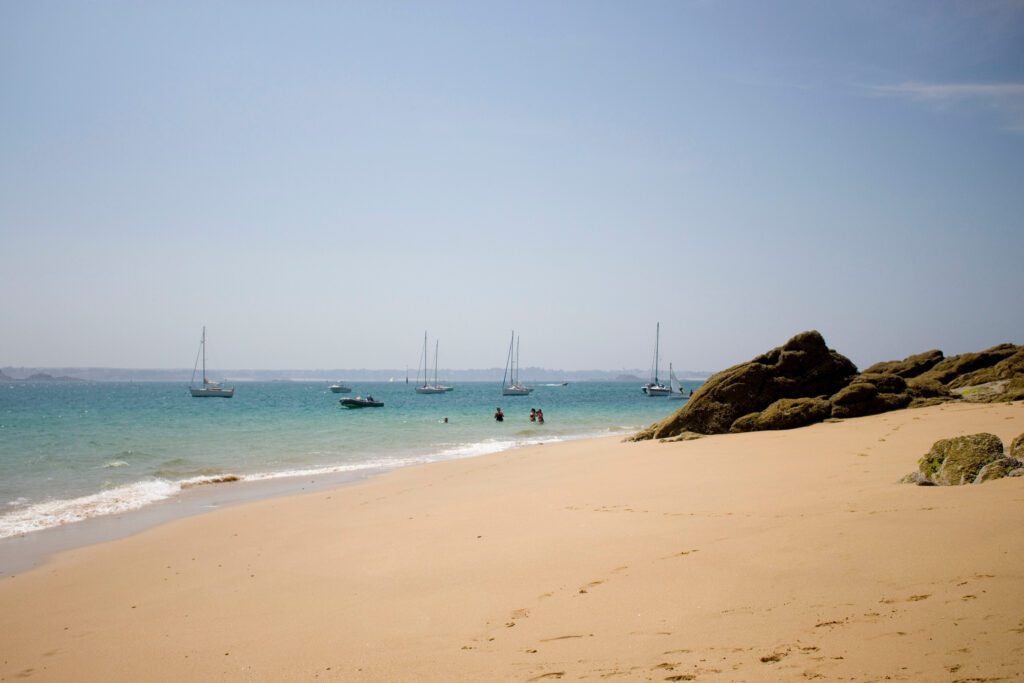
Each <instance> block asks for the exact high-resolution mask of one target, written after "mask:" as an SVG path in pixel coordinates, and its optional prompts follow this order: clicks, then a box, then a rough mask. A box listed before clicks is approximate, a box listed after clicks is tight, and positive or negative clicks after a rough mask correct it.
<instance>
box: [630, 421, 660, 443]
mask: <svg viewBox="0 0 1024 683" xmlns="http://www.w3.org/2000/svg"><path fill="white" fill-rule="evenodd" d="M657 426H658V423H657V422H655V423H654V424H652V425H651V426H649V427H644V428H643V429H641V430H640V431H639V432H636V433H635V434H633V435H631V436H627V437H626V438H625V439H623V440H622V441H623V442H629V441H647V440H649V439H653V438H654V430H655V429H656V428H657Z"/></svg>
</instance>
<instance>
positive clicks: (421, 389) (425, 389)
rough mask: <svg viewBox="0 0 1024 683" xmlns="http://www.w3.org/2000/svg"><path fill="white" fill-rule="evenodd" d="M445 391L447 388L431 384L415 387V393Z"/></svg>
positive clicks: (438, 392)
mask: <svg viewBox="0 0 1024 683" xmlns="http://www.w3.org/2000/svg"><path fill="white" fill-rule="evenodd" d="M446 391H448V390H447V389H445V388H444V387H433V386H425V387H416V393H417V394H443V393H445V392H446Z"/></svg>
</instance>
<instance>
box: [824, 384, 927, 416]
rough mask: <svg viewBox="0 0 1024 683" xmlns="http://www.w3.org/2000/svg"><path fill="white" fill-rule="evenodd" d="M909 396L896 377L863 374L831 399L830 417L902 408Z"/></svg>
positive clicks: (909, 398) (907, 402)
mask: <svg viewBox="0 0 1024 683" xmlns="http://www.w3.org/2000/svg"><path fill="white" fill-rule="evenodd" d="M911 399H912V396H911V394H910V391H909V389H908V388H907V381H906V380H905V379H903V378H902V377H900V376H899V375H887V374H879V373H864V374H861V375H858V376H857V377H855V378H854V380H853V382H851V383H850V385H849V386H847V387H845V388H843V389H842V390H840V391H839V392H837V393H836V394H835V395H834V396H833V397H832V417H839V418H844V417H861V416H864V415H875V414H877V413H884V412H888V411H890V410H897V409H899V408H905V407H907V405H909V404H910V401H911Z"/></svg>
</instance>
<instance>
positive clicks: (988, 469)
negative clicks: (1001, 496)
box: [974, 458, 1024, 484]
mask: <svg viewBox="0 0 1024 683" xmlns="http://www.w3.org/2000/svg"><path fill="white" fill-rule="evenodd" d="M1022 465H1024V463H1022V462H1020V461H1019V460H1017V459H1016V458H999V459H997V460H993V461H992V462H990V463H989V464H987V465H985V466H984V467H982V468H981V469H980V470H978V476H976V477H975V478H974V483H975V484H980V483H981V482H983V481H989V480H990V479H1002V478H1003V477H1006V476H1009V474H1010V472H1012V471H1014V470H1015V469H1017V468H1019V467H1021V466H1022Z"/></svg>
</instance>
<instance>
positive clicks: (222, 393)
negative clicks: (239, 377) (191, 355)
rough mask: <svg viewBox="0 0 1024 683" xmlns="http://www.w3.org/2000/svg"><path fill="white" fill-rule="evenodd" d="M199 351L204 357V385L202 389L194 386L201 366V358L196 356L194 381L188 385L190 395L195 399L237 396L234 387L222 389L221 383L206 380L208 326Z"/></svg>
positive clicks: (200, 342)
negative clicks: (197, 371)
mask: <svg viewBox="0 0 1024 683" xmlns="http://www.w3.org/2000/svg"><path fill="white" fill-rule="evenodd" d="M199 351H200V352H201V353H202V355H203V384H202V386H200V387H194V386H192V383H193V382H195V379H196V369H197V368H198V366H199V357H198V354H196V364H195V365H194V366H193V367H192V380H191V381H190V382H189V384H188V390H189V393H191V394H192V397H193V398H210V397H214V398H231V397H232V396H234V395H235V388H234V387H222V386H221V385H220V382H211V381H210V380H208V379H206V325H203V337H202V339H201V340H200V341H199Z"/></svg>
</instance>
